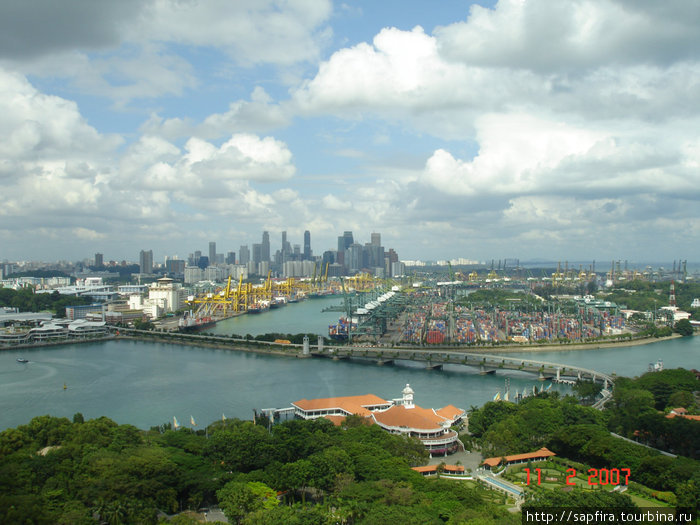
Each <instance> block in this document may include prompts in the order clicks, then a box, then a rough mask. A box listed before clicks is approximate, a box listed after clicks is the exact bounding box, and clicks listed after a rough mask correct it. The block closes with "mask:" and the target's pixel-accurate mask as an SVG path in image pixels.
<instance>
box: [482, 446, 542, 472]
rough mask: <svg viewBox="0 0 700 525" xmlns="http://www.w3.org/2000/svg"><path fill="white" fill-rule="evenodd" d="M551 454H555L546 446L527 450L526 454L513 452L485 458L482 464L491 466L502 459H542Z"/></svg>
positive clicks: (499, 462)
mask: <svg viewBox="0 0 700 525" xmlns="http://www.w3.org/2000/svg"><path fill="white" fill-rule="evenodd" d="M552 456H556V454H555V453H554V452H552V451H551V450H549V449H547V448H546V447H542V448H541V449H539V450H537V451H536V452H528V453H527V454H514V455H512V456H502V457H494V458H486V459H485V460H484V461H483V462H482V465H486V466H487V467H488V468H493V467H496V466H498V465H500V464H501V462H502V461H504V460H505V462H506V464H511V463H524V462H526V461H542V460H545V459H547V458H551V457H552Z"/></svg>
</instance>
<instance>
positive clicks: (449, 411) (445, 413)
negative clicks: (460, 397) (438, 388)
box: [436, 405, 464, 421]
mask: <svg viewBox="0 0 700 525" xmlns="http://www.w3.org/2000/svg"><path fill="white" fill-rule="evenodd" d="M436 412H437V414H438V415H439V416H442V417H446V418H447V419H451V420H453V421H454V420H455V419H456V418H457V417H459V416H462V417H464V410H462V409H461V408H457V407H456V406H454V405H447V406H446V407H443V408H441V409H439V410H436Z"/></svg>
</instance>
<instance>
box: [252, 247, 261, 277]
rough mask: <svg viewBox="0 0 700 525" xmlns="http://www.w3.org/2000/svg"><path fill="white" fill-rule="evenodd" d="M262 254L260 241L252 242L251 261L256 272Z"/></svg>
mask: <svg viewBox="0 0 700 525" xmlns="http://www.w3.org/2000/svg"><path fill="white" fill-rule="evenodd" d="M262 254H263V245H262V244H260V243H255V244H253V262H254V263H255V265H256V272H257V265H258V264H259V263H260V262H261V261H262V260H263V259H262Z"/></svg>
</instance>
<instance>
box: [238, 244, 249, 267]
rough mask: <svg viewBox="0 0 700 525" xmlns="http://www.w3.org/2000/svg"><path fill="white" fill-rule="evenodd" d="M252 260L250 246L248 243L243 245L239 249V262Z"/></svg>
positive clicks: (243, 262)
mask: <svg viewBox="0 0 700 525" xmlns="http://www.w3.org/2000/svg"><path fill="white" fill-rule="evenodd" d="M249 262H250V248H248V245H247V244H246V245H241V247H240V248H239V249H238V264H248V263H249Z"/></svg>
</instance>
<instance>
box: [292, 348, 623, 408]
mask: <svg viewBox="0 0 700 525" xmlns="http://www.w3.org/2000/svg"><path fill="white" fill-rule="evenodd" d="M304 346H305V348H304V352H305V353H306V352H308V354H309V355H311V356H313V357H325V358H330V359H336V360H342V359H362V360H373V361H376V362H377V364H378V365H391V364H394V362H395V361H418V362H422V363H425V367H426V368H429V369H433V370H435V369H437V370H440V369H442V367H443V366H444V365H446V364H454V365H463V366H470V367H474V368H478V369H479V372H480V373H481V374H495V373H497V372H498V370H519V371H522V372H529V373H531V374H536V375H537V376H538V379H539V380H540V381H546V380H549V381H552V382H554V383H565V384H570V385H572V384H574V383H576V381H577V380H579V379H581V380H587V381H593V382H594V383H596V382H598V383H602V386H603V390H602V391H601V395H602V397H601V398H600V399H599V400H598V401H597V402H596V403H595V404H594V405H593V406H594V407H595V408H598V409H602V408H603V406H604V405H605V403H606V402H607V401H609V400H610V398H611V397H612V388H613V384H614V378H613V376H611V375H609V374H604V373H602V372H598V371H597V370H591V369H590V368H584V367H581V366H575V365H564V364H560V363H552V362H550V361H542V360H534V359H522V358H520V357H517V356H505V355H494V354H483V353H475V352H464V351H459V350H453V349H430V350H428V349H422V348H421V349H419V348H416V349H413V348H388V347H363V346H323V345H322V344H319V346H318V348H316V349H313V350H311V349H310V348H309V347H308V346H307V345H304Z"/></svg>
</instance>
